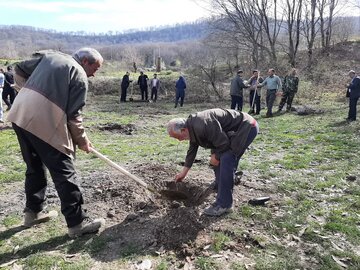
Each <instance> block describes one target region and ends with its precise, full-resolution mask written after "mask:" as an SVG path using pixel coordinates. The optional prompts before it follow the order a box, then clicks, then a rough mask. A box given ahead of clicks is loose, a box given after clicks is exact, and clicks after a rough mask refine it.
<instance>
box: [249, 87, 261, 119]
mask: <svg viewBox="0 0 360 270" xmlns="http://www.w3.org/2000/svg"><path fill="white" fill-rule="evenodd" d="M254 95H255V99H254ZM249 103H250V110H251V111H252V112H256V114H259V113H260V110H261V103H260V96H259V95H258V93H257V91H250V98H249ZM255 107H256V110H255Z"/></svg>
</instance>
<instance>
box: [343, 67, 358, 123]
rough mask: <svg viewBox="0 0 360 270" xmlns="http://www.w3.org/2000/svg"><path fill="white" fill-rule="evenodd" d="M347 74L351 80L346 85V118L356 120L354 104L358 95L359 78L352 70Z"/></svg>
mask: <svg viewBox="0 0 360 270" xmlns="http://www.w3.org/2000/svg"><path fill="white" fill-rule="evenodd" d="M349 76H350V78H351V82H350V83H349V84H348V85H346V87H347V88H348V93H349V114H348V118H347V119H346V120H348V121H350V122H351V121H355V120H356V105H357V102H358V99H359V97H360V78H359V76H356V73H355V71H354V70H350V71H349Z"/></svg>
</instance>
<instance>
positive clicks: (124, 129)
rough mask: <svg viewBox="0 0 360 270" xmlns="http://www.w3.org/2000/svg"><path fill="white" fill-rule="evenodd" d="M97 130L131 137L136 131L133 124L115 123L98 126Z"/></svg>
mask: <svg viewBox="0 0 360 270" xmlns="http://www.w3.org/2000/svg"><path fill="white" fill-rule="evenodd" d="M98 128H99V130H101V131H116V132H119V133H123V134H126V135H132V134H133V132H134V131H136V128H135V125H133V124H126V125H121V124H117V123H107V124H103V125H99V126H98Z"/></svg>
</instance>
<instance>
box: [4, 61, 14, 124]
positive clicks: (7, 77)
mask: <svg viewBox="0 0 360 270" xmlns="http://www.w3.org/2000/svg"><path fill="white" fill-rule="evenodd" d="M6 69H7V71H6V72H5V71H4V69H0V96H1V97H2V100H3V101H4V103H5V104H6V106H7V109H6V110H7V111H8V110H10V109H11V105H12V104H13V103H14V100H15V97H16V93H17V92H16V90H15V88H14V74H13V71H12V66H7V68H6ZM3 117H4V109H3V103H2V101H1V100H0V123H4V118H3Z"/></svg>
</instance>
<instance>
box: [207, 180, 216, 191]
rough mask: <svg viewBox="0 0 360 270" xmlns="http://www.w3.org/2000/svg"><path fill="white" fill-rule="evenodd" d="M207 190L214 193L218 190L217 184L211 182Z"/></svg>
mask: <svg viewBox="0 0 360 270" xmlns="http://www.w3.org/2000/svg"><path fill="white" fill-rule="evenodd" d="M209 189H210V190H212V191H215V192H216V191H217V190H218V183H216V181H214V182H212V183H211V184H210V185H209Z"/></svg>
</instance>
